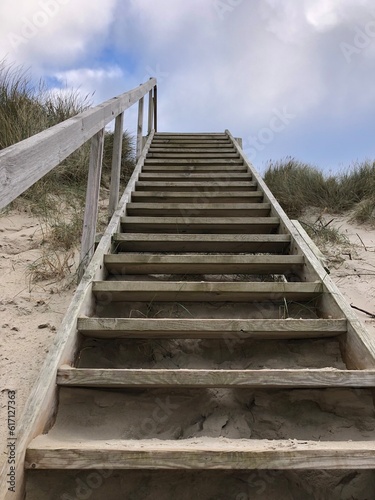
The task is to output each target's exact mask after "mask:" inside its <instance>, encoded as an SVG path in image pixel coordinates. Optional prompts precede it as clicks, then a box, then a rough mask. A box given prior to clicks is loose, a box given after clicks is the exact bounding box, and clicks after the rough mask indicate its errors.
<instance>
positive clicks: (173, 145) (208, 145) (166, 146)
mask: <svg viewBox="0 0 375 500" xmlns="http://www.w3.org/2000/svg"><path fill="white" fill-rule="evenodd" d="M151 149H152V150H153V151H157V150H170V149H171V150H174V149H175V150H178V151H187V150H195V149H198V150H200V149H203V150H204V151H210V150H214V151H217V150H220V151H221V150H230V151H236V150H235V149H234V148H233V145H232V143H231V142H229V141H217V140H212V141H203V140H202V141H199V140H194V141H192V142H189V141H180V142H178V143H177V142H174V141H159V140H158V141H153V143H152V144H151V148H150V150H151Z"/></svg>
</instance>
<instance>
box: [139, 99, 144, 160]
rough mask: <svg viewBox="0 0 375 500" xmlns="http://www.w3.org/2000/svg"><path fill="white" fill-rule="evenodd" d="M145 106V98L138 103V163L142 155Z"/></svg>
mask: <svg viewBox="0 0 375 500" xmlns="http://www.w3.org/2000/svg"><path fill="white" fill-rule="evenodd" d="M143 104H144V97H142V98H141V99H140V100H139V103H138V129H137V161H138V159H139V157H140V156H141V153H142V149H143V148H142V145H143V144H142V130H143Z"/></svg>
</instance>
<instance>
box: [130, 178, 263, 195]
mask: <svg viewBox="0 0 375 500" xmlns="http://www.w3.org/2000/svg"><path fill="white" fill-rule="evenodd" d="M256 189H257V183H256V182H253V181H242V182H230V181H228V182H225V181H215V182H212V181H211V182H204V181H201V182H155V181H154V182H144V181H140V182H137V184H136V190H137V191H142V190H143V191H157V192H159V191H179V192H185V191H194V190H199V191H201V192H202V193H204V192H208V193H220V192H223V191H225V192H227V191H242V192H246V193H247V192H249V191H251V190H253V191H255V190H256Z"/></svg>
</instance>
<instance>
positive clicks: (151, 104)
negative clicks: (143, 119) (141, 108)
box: [147, 90, 154, 136]
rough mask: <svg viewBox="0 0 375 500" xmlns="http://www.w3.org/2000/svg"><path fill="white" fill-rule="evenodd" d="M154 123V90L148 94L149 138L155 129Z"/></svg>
mask: <svg viewBox="0 0 375 500" xmlns="http://www.w3.org/2000/svg"><path fill="white" fill-rule="evenodd" d="M153 121H154V98H153V95H152V90H150V92H149V93H148V130H147V136H149V135H150V134H151V130H152V129H153Z"/></svg>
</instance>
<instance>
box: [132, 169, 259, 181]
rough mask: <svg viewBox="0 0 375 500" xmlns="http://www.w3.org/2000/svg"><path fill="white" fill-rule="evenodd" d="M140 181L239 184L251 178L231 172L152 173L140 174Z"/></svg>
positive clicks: (244, 174) (247, 175) (245, 174)
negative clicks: (227, 182)
mask: <svg viewBox="0 0 375 500" xmlns="http://www.w3.org/2000/svg"><path fill="white" fill-rule="evenodd" d="M139 180H140V181H145V182H153V181H156V182H161V181H166V182H176V183H177V182H197V181H203V182H207V181H209V182H212V181H214V182H217V181H219V180H220V181H223V182H225V181H230V182H241V181H251V180H252V178H251V176H250V175H249V174H247V173H241V172H240V173H237V172H232V173H230V174H228V173H225V172H216V173H215V172H199V173H196V172H173V173H171V172H169V171H168V172H152V173H145V174H144V173H142V174H141V175H140V176H139Z"/></svg>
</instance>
